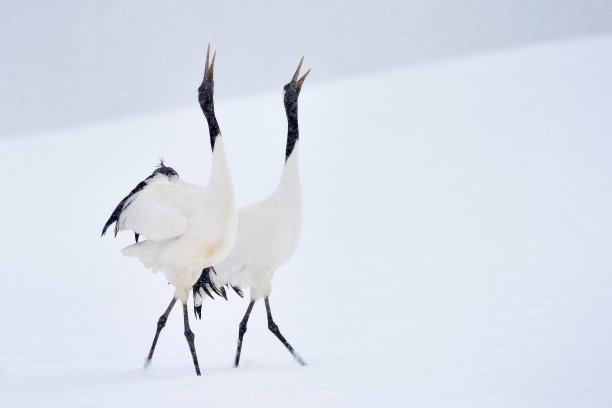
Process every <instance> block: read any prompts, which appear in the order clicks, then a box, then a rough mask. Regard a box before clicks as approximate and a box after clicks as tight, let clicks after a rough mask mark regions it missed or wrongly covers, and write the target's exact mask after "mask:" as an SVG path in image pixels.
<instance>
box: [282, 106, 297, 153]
mask: <svg viewBox="0 0 612 408" xmlns="http://www.w3.org/2000/svg"><path fill="white" fill-rule="evenodd" d="M285 113H286V114H287V148H286V149H285V162H287V160H289V157H290V156H291V153H292V152H293V148H294V147H295V144H296V143H297V141H298V140H299V139H300V130H299V127H298V103H297V99H296V100H295V101H288V102H286V103H285Z"/></svg>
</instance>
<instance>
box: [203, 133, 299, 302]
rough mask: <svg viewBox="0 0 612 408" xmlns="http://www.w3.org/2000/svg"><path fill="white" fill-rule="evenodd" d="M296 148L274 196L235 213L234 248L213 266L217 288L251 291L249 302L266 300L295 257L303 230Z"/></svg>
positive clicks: (297, 148) (297, 147) (297, 151)
mask: <svg viewBox="0 0 612 408" xmlns="http://www.w3.org/2000/svg"><path fill="white" fill-rule="evenodd" d="M298 144H299V142H297V143H296V145H295V147H294V149H293V153H292V154H291V156H290V157H289V159H288V160H287V162H286V164H285V167H284V169H283V174H282V177H281V180H280V183H279V184H278V187H277V188H276V190H275V191H274V193H272V195H270V196H269V197H268V198H266V199H265V200H263V201H260V202H257V203H254V204H251V205H249V206H247V207H244V208H241V209H240V210H239V211H238V230H237V234H236V242H235V243H234V247H233V248H232V251H231V252H230V254H229V255H228V256H227V257H226V258H225V259H224V260H223V261H222V262H221V263H219V264H214V265H215V266H214V268H215V272H216V275H215V274H212V278H213V282H215V283H217V284H218V285H217V286H220V285H223V284H226V283H227V284H230V285H231V286H235V287H239V288H250V290H251V293H250V295H251V300H258V299H260V298H262V297H268V296H269V295H270V293H271V291H272V278H273V277H274V273H275V272H276V270H277V269H278V268H279V267H281V266H282V265H283V264H284V263H285V262H287V261H288V260H289V259H290V258H291V256H292V255H293V254H294V253H295V251H296V249H297V247H298V243H299V240H300V234H301V230H302V191H301V185H300V177H299V157H298V154H299V146H298ZM197 297H200V296H199V295H197ZM199 300H200V303H201V297H200V299H199Z"/></svg>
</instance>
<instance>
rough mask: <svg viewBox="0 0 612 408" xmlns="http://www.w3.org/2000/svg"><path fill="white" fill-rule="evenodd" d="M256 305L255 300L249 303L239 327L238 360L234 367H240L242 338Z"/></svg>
mask: <svg viewBox="0 0 612 408" xmlns="http://www.w3.org/2000/svg"><path fill="white" fill-rule="evenodd" d="M254 305H255V301H254V300H252V301H251V303H249V307H248V308H247V311H246V313H245V314H244V317H243V318H242V321H241V322H240V328H239V329H238V348H237V349H236V360H234V367H238V364H240V352H241V351H242V338H243V337H244V333H246V330H247V322H248V321H249V316H250V315H251V310H253V306H254Z"/></svg>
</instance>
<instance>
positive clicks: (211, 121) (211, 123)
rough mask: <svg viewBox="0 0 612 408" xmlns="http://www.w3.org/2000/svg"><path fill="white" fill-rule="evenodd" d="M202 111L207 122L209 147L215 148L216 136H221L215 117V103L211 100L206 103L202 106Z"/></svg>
mask: <svg viewBox="0 0 612 408" xmlns="http://www.w3.org/2000/svg"><path fill="white" fill-rule="evenodd" d="M202 111H203V112H204V116H206V121H207V122H208V133H209V134H210V148H211V149H212V150H213V152H214V150H215V142H216V140H217V137H220V136H221V130H220V129H219V124H218V123H217V117H216V116H215V105H214V104H213V102H210V103H208V104H206V106H203V107H202Z"/></svg>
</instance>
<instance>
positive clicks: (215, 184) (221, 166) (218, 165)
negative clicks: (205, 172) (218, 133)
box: [208, 137, 234, 198]
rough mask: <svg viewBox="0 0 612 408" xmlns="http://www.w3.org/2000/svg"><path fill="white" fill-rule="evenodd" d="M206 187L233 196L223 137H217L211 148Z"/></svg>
mask: <svg viewBox="0 0 612 408" xmlns="http://www.w3.org/2000/svg"><path fill="white" fill-rule="evenodd" d="M208 187H209V188H210V189H212V190H214V191H215V192H216V193H222V192H227V193H228V194H229V195H231V197H232V198H233V196H234V187H233V184H232V176H231V173H230V170H229V163H228V162H227V157H226V155H225V145H224V144H223V138H221V137H218V138H217V139H216V143H215V146H214V149H213V155H212V168H211V170H210V181H209V183H208Z"/></svg>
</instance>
